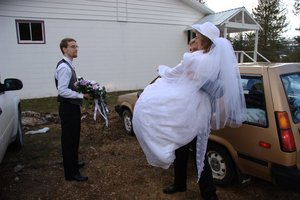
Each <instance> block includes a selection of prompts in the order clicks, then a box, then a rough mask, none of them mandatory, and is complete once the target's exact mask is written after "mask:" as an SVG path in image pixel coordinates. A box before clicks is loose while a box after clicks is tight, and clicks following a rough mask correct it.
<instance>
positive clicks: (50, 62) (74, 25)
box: [0, 0, 202, 98]
mask: <svg viewBox="0 0 300 200" xmlns="http://www.w3.org/2000/svg"><path fill="white" fill-rule="evenodd" d="M122 2H123V3H122ZM126 2H127V3H126ZM125 3H126V4H125ZM71 4H72V5H71ZM100 4H101V6H99V5H100ZM21 5H23V6H24V5H26V8H25V7H22V6H21ZM117 5H119V8H118V9H117V8H116V6H117ZM114 6H115V7H114ZM122 6H123V8H122ZM58 7H59V8H61V9H59V12H58V9H54V8H58ZM8 10H9V11H8ZM24 10H27V11H26V12H24ZM71 10H72V12H71ZM88 10H89V12H88ZM95 10H97V12H96V11H95ZM117 11H118V12H119V14H118V13H117ZM59 13H60V14H59ZM61 13H63V14H61ZM78 13H80V14H78ZM122 13H123V14H122ZM124 13H126V14H124ZM24 16H25V17H24ZM54 16H55V17H54ZM103 16H105V17H103ZM201 16H202V14H201V13H199V12H197V11H196V10H194V9H192V8H190V7H189V6H187V5H186V4H184V3H182V2H181V1H180V0H165V1H162V2H161V1H155V0H153V1H150V0H148V1H139V0H127V1H126V0H118V1H100V0H97V1H87V0H86V1H84V0H81V1H79V0H77V1H75V0H65V1H63V3H60V1H58V0H57V1H46V0H27V1H26V3H25V1H16V0H10V1H8V0H7V1H4V0H2V1H0V25H1V31H0V44H1V48H0V59H1V62H2V64H1V65H0V74H1V79H2V81H3V79H4V78H7V77H17V78H20V79H21V80H22V81H23V83H24V88H23V89H22V90H21V91H19V92H18V93H19V94H20V96H21V97H22V98H35V97H46V96H55V95H56V93H57V92H56V88H55V85H54V78H53V74H54V71H55V67H56V63H57V62H58V61H59V60H60V59H61V56H62V55H61V52H60V50H59V42H60V40H61V39H62V38H64V37H73V38H75V39H76V40H77V43H78V45H79V46H80V48H79V54H78V55H79V56H78V58H77V59H75V64H76V66H77V75H78V76H83V77H84V78H87V79H91V80H95V81H98V82H99V83H100V84H102V85H105V86H106V87H107V90H108V91H117V90H128V89H139V88H143V87H145V86H146V85H147V84H148V83H149V82H150V81H151V80H152V79H153V78H154V77H156V75H157V71H156V69H157V66H158V65H159V64H166V65H170V66H174V65H175V64H177V63H178V62H179V61H180V59H181V56H182V53H183V52H184V51H186V50H187V36H186V33H184V29H185V28H186V27H187V26H188V25H190V24H192V23H193V22H194V21H196V20H198V19H199V18H200V17H201ZM15 19H38V20H43V21H44V23H45V32H46V34H45V35H46V44H17V36H16V27H15ZM3 27H5V28H3Z"/></svg>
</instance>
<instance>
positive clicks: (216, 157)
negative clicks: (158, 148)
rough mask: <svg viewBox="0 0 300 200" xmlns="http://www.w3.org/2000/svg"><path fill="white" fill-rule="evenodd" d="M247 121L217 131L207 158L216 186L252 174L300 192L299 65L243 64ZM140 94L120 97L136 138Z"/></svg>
mask: <svg viewBox="0 0 300 200" xmlns="http://www.w3.org/2000/svg"><path fill="white" fill-rule="evenodd" d="M239 67H240V72H241V79H242V84H243V89H244V95H245V100H246V104H247V121H245V122H244V124H243V125H242V126H241V127H239V128H229V127H228V128H227V127H226V128H224V129H222V130H219V131H213V132H212V133H211V135H210V137H209V144H208V150H207V154H208V157H209V163H210V165H211V168H212V171H213V177H214V181H215V183H216V184H218V185H220V186H228V185H230V184H231V183H233V181H235V180H238V181H239V182H245V181H247V180H250V179H249V178H250V177H251V176H254V177H258V178H261V179H264V180H267V181H270V182H273V183H276V184H282V185H288V186H289V187H293V188H296V189H300V132H299V130H300V129H299V128H300V63H248V64H247V63H243V64H240V65H239ZM138 95H139V92H135V93H130V94H125V95H121V96H119V98H118V105H116V107H115V110H116V111H117V112H118V113H119V115H120V116H121V117H122V118H123V122H124V126H125V129H126V131H127V132H128V133H129V134H131V135H133V134H134V133H133V129H132V122H131V119H132V113H133V109H134V105H135V102H136V100H137V98H138Z"/></svg>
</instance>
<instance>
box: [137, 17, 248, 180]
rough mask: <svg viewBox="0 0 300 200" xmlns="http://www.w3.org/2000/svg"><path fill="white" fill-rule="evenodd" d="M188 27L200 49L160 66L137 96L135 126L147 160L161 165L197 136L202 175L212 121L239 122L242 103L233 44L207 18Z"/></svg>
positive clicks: (216, 125)
mask: <svg viewBox="0 0 300 200" xmlns="http://www.w3.org/2000/svg"><path fill="white" fill-rule="evenodd" d="M192 27H193V28H194V30H195V33H196V37H197V39H198V41H199V44H200V46H201V48H200V49H203V50H201V51H195V52H193V53H189V52H188V53H185V54H184V55H183V58H182V61H181V62H180V63H179V64H178V65H177V66H175V67H172V68H171V67H168V66H164V65H160V66H159V68H158V73H159V75H160V77H161V78H159V79H157V80H156V81H155V82H154V83H153V84H151V85H148V86H147V87H146V88H145V89H144V91H143V93H142V94H141V95H140V97H139V99H138V101H137V102H136V105H135V108H134V113H133V129H134V132H135V134H136V137H137V139H138V141H139V143H140V145H141V147H142V149H143V151H144V153H145V155H146V158H147V161H148V163H149V164H150V165H152V166H157V167H162V168H165V169H166V168H168V167H169V166H170V165H171V164H172V163H173V161H174V159H175V150H176V149H178V148H179V147H181V146H183V145H185V144H187V143H189V142H190V141H191V140H192V139H194V138H195V137H196V136H197V167H198V177H200V175H201V171H202V168H203V160H204V154H205V152H206V146H207V140H208V135H209V133H210V130H211V128H212V126H213V128H215V129H220V128H223V127H224V126H225V125H228V126H232V127H237V126H239V125H241V124H242V122H243V121H244V120H245V113H246V112H245V111H246V109H245V100H244V95H243V91H242V87H241V83H240V74H239V70H238V66H237V61H236V58H235V55H234V51H233V48H232V45H231V44H230V42H229V41H228V40H226V39H224V38H220V37H219V35H220V31H219V29H218V28H217V27H216V26H215V25H213V24H211V23H209V22H206V23H204V24H195V25H193V26H192Z"/></svg>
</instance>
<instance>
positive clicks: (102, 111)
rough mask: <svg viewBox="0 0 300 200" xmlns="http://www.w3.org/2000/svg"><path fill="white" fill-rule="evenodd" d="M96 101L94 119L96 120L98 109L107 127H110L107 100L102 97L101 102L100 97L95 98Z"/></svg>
mask: <svg viewBox="0 0 300 200" xmlns="http://www.w3.org/2000/svg"><path fill="white" fill-rule="evenodd" d="M94 103H95V109H94V120H95V121H96V118H97V111H98V112H99V113H100V115H101V116H102V118H103V119H104V120H105V125H106V127H108V117H107V113H108V108H107V106H106V104H105V102H104V101H103V100H102V99H100V103H99V100H98V99H94ZM99 104H100V106H99ZM100 107H101V108H100Z"/></svg>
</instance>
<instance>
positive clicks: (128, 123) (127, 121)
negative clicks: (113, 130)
mask: <svg viewBox="0 0 300 200" xmlns="http://www.w3.org/2000/svg"><path fill="white" fill-rule="evenodd" d="M122 116H123V124H124V127H125V130H126V133H127V134H128V135H131V136H133V135H134V132H133V127H132V114H131V112H130V111H129V110H128V109H125V110H124V111H123V113H122Z"/></svg>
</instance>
